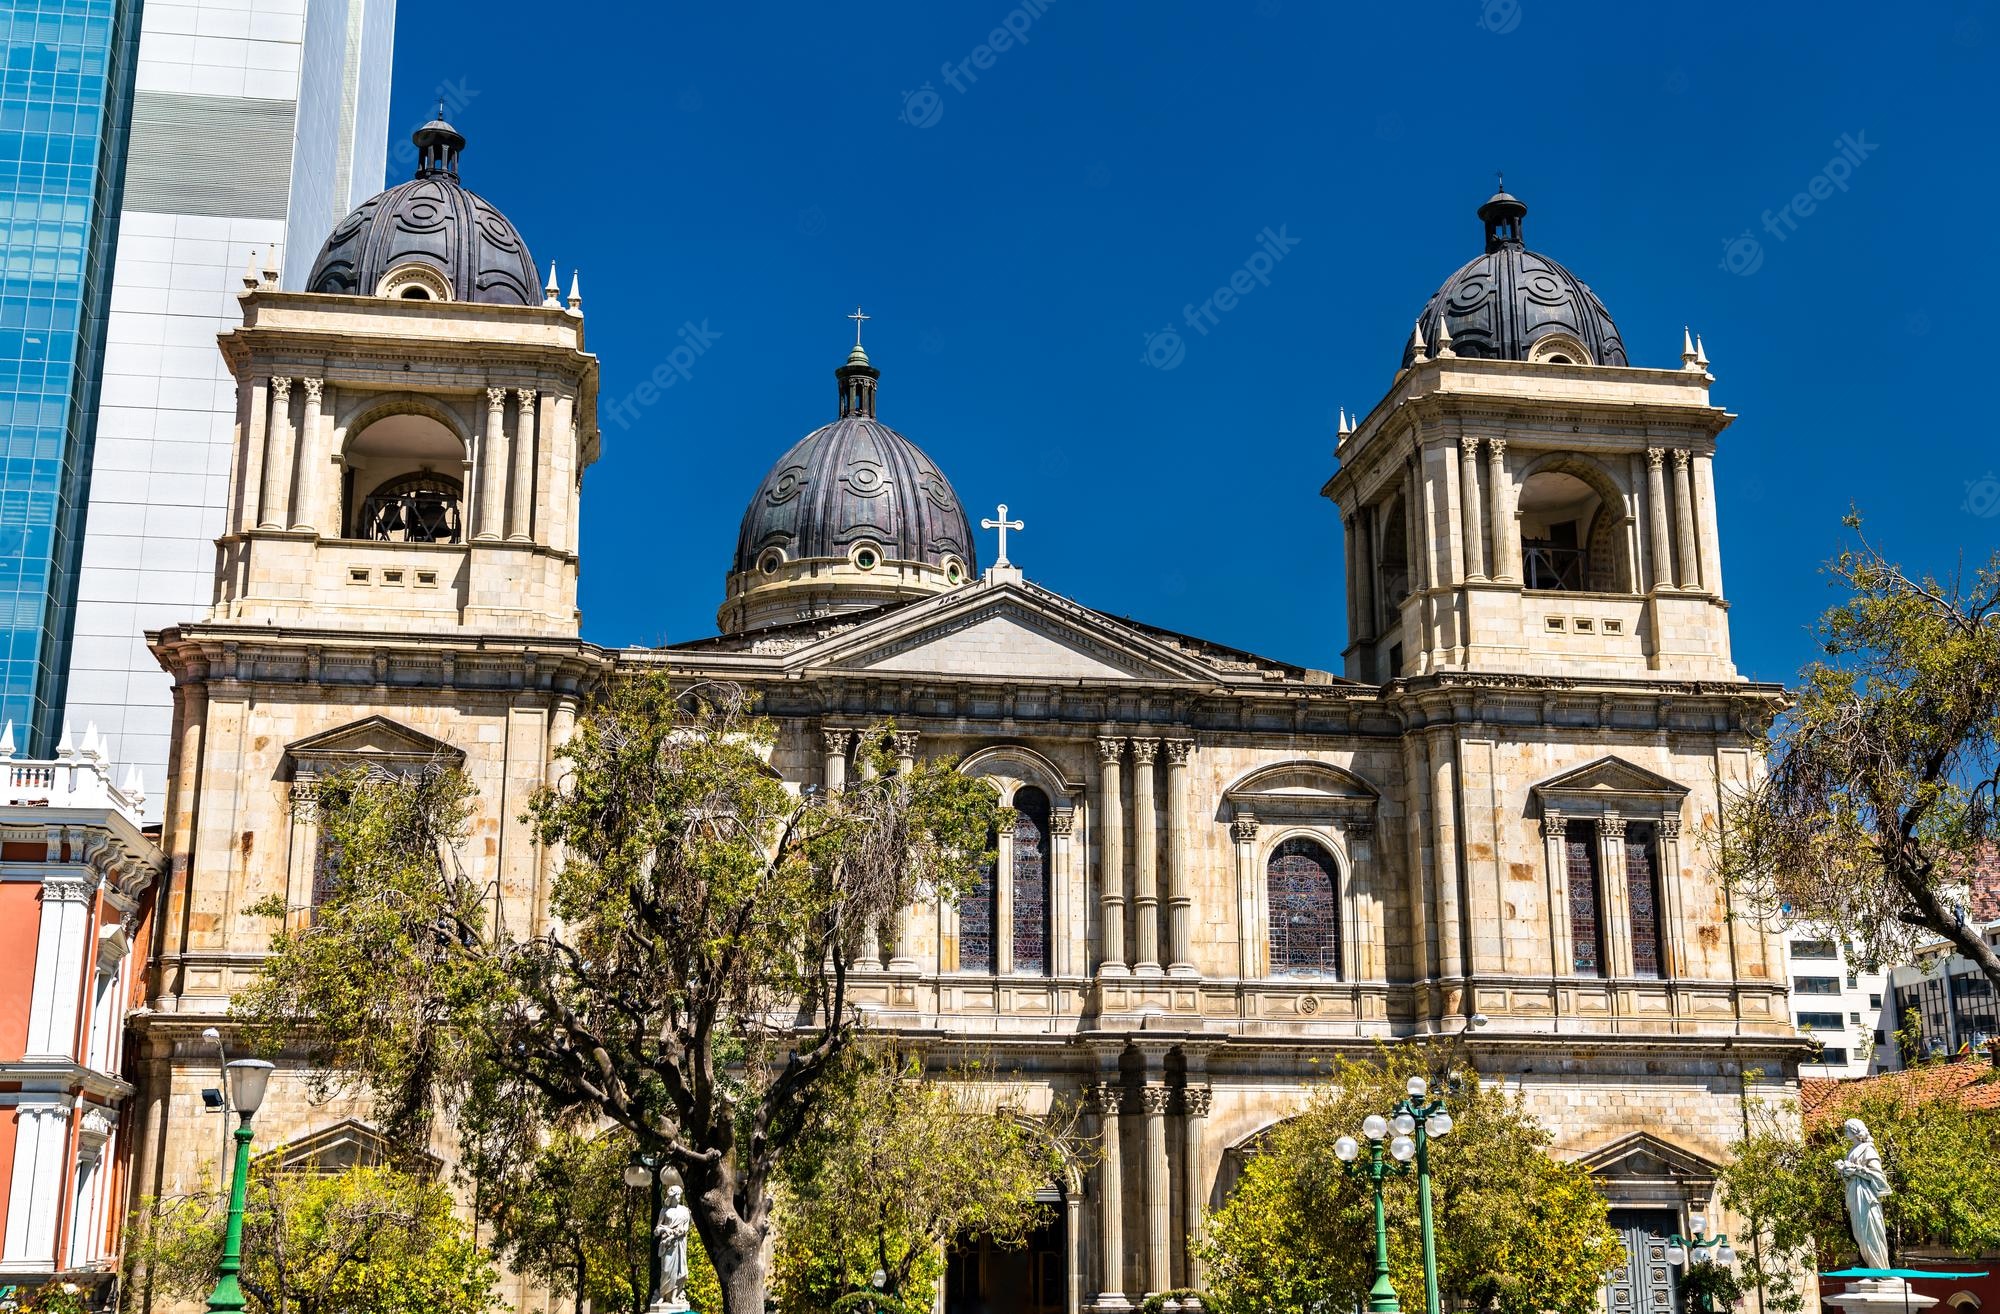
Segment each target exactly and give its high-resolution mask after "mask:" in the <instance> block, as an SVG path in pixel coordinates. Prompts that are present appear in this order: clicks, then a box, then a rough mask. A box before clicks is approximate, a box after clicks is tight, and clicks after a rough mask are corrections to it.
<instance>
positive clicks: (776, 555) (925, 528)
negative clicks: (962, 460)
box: [716, 345, 978, 634]
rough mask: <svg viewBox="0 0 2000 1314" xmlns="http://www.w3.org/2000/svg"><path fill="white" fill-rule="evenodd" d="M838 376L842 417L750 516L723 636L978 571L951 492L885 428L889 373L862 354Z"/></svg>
mask: <svg viewBox="0 0 2000 1314" xmlns="http://www.w3.org/2000/svg"><path fill="white" fill-rule="evenodd" d="M834 374H835V377H837V378H838V379H839V380H840V411H841V413H840V418H838V419H836V420H835V421H834V422H833V423H832V424H829V425H826V426H824V427H823V428H819V429H815V430H813V431H812V432H811V433H809V434H807V435H806V436H805V437H803V438H801V439H799V441H798V442H797V443H795V444H794V445H793V446H792V448H791V450H790V451H788V452H786V453H785V454H784V455H783V456H781V457H779V458H778V462H777V464H776V465H774V466H772V467H771V471H770V473H769V474H767V475H765V476H764V481H763V483H762V484H760V485H759V486H758V488H757V493H756V496H754V497H752V498H751V499H750V506H749V508H748V509H747V510H745V511H744V513H743V524H742V527H741V528H740V529H739V530H738V531H737V535H736V559H735V561H734V562H733V563H732V565H731V566H730V571H729V579H728V583H727V599H726V600H725V601H724V602H723V604H722V609H721V611H720V612H719V613H718V614H717V618H716V619H717V623H718V624H719V625H720V626H721V627H722V630H723V632H724V633H728V634H735V633H741V632H743V631H744V630H750V629H759V628H762V627H764V626H767V625H776V624H783V623H786V622H790V621H796V620H809V619H812V618H815V617H820V616H827V615H833V614H836V613H839V612H845V611H858V610H862V609H865V608H869V607H877V606H880V605H882V604H883V603H886V602H895V601H900V600H903V599H907V598H914V597H926V596H929V595H931V594H934V593H939V592H942V591H944V590H945V589H950V588H956V587H958V586H959V585H961V584H964V583H966V582H968V581H970V580H971V579H972V578H973V577H974V576H975V575H976V574H977V572H978V560H977V558H976V556H975V550H974V545H973V541H972V526H971V522H970V521H968V520H967V518H966V514H965V508H964V506H963V505H962V504H960V502H959V500H958V494H957V493H955V492H953V491H952V487H951V481H950V480H948V479H946V478H945V477H944V473H943V472H942V471H941V470H939V469H938V467H937V464H936V463H935V462H933V461H932V460H931V458H930V457H928V456H926V455H924V453H923V451H922V449H920V448H919V447H918V446H917V445H916V444H915V443H913V442H911V441H910V440H909V439H908V438H905V437H904V436H903V435H902V434H900V433H897V432H896V431H895V430H894V429H891V428H890V427H889V426H888V425H886V424H883V423H882V422H881V421H880V420H877V419H876V418H875V386H876V380H877V379H878V378H879V377H880V371H878V370H876V369H875V368H874V366H872V365H871V364H869V362H868V356H867V354H866V353H865V352H863V351H862V350H861V348H860V347H859V346H858V345H857V346H856V347H855V348H854V351H853V353H852V354H850V355H849V356H848V358H847V363H846V364H845V365H843V366H841V367H840V368H839V369H838V370H836V371H834Z"/></svg>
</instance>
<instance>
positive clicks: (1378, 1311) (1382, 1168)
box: [1333, 1113, 1417, 1314]
mask: <svg viewBox="0 0 2000 1314" xmlns="http://www.w3.org/2000/svg"><path fill="white" fill-rule="evenodd" d="M1391 1130H1392V1129H1391V1127H1390V1125H1389V1120H1388V1119H1387V1118H1385V1117H1383V1116H1382V1115H1381V1114H1379V1113H1371V1114H1369V1115H1368V1116H1367V1117H1366V1118H1364V1119H1363V1120H1362V1122H1361V1134H1362V1135H1363V1136H1366V1137H1367V1138H1368V1161H1367V1162H1366V1163H1360V1162H1357V1160H1358V1159H1359V1158H1360V1155H1361V1146H1360V1144H1359V1143H1358V1142H1356V1141H1355V1139H1354V1138H1353V1137H1352V1136H1343V1137H1341V1138H1340V1139H1339V1140H1337V1141H1335V1142H1334V1143H1333V1155H1334V1158H1336V1159H1338V1160H1340V1164H1341V1167H1342V1168H1344V1169H1345V1170H1346V1172H1347V1175H1348V1176H1349V1177H1352V1178H1354V1179H1355V1180H1357V1181H1365V1182H1367V1183H1368V1184H1369V1187H1370V1188H1371V1189H1372V1190H1373V1192H1374V1195H1375V1284H1374V1285H1373V1286H1371V1287H1369V1288H1368V1309H1369V1311H1370V1314H1402V1308H1403V1307H1402V1305H1401V1304H1399V1303H1398V1302H1397V1300H1396V1288H1395V1287H1394V1286H1392V1285H1391V1284H1390V1282H1389V1215H1388V1211H1387V1209H1386V1208H1384V1206H1383V1203H1382V1183H1383V1182H1384V1181H1386V1180H1387V1179H1388V1178H1391V1177H1400V1176H1402V1175H1403V1174H1404V1173H1407V1172H1408V1171H1410V1158H1411V1156H1413V1155H1415V1154H1416V1152H1417V1143H1416V1142H1415V1141H1413V1140H1411V1139H1410V1138H1409V1136H1408V1135H1407V1134H1405V1133H1403V1132H1400V1131H1398V1132H1396V1133H1395V1136H1394V1138H1393V1139H1391V1138H1390V1132H1391ZM1384 1140H1388V1141H1389V1146H1388V1150H1389V1154H1388V1157H1389V1158H1390V1159H1394V1160H1395V1162H1394V1163H1390V1162H1388V1160H1387V1159H1384V1158H1383V1154H1382V1142H1383V1141H1384Z"/></svg>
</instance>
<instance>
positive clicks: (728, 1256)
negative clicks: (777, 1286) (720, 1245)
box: [708, 1243, 764, 1314]
mask: <svg viewBox="0 0 2000 1314" xmlns="http://www.w3.org/2000/svg"><path fill="white" fill-rule="evenodd" d="M736 1249H739V1248H738V1247H725V1250H736ZM740 1249H741V1252H742V1253H725V1254H717V1253H715V1252H714V1251H711V1252H709V1256H708V1258H709V1262H710V1263H712V1264H714V1265H715V1276H716V1280H717V1281H718V1282H720V1283H721V1285H722V1309H723V1314H764V1247H763V1245H762V1244H761V1243H753V1244H751V1245H749V1246H747V1247H741V1248H740Z"/></svg>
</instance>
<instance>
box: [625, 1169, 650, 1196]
mask: <svg viewBox="0 0 2000 1314" xmlns="http://www.w3.org/2000/svg"><path fill="white" fill-rule="evenodd" d="M652 1181H653V1170H652V1169H651V1168H648V1167H647V1166H646V1165H645V1164H643V1163H628V1164H626V1165H625V1185H627V1186H629V1187H631V1188H632V1189H633V1190H635V1191H637V1190H641V1189H643V1188H644V1187H646V1186H649V1185H651V1184H652Z"/></svg>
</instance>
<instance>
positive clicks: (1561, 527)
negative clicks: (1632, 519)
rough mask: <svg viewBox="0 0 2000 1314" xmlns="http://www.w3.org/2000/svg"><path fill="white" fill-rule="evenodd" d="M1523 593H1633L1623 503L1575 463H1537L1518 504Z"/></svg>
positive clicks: (1595, 474)
mask: <svg viewBox="0 0 2000 1314" xmlns="http://www.w3.org/2000/svg"><path fill="white" fill-rule="evenodd" d="M1516 509H1517V511H1518V513H1519V516H1520V527H1521V580H1522V583H1523V585H1524V587H1526V588H1529V589H1541V590H1545V591H1550V592H1561V593H1631V592H1634V591H1635V588H1634V583H1633V581H1634V579H1635V578H1636V572H1635V571H1634V570H1633V568H1632V562H1631V560H1630V554H1629V553H1628V551H1627V546H1626V542H1625V534H1624V532H1623V531H1624V527H1625V523H1626V519H1627V516H1626V510H1625V499H1624V497H1623V495H1622V494H1621V493H1620V492H1619V490H1618V487H1617V485H1616V484H1615V483H1613V482H1612V480H1611V479H1610V477H1609V476H1607V475H1606V474H1605V473H1604V471H1603V470H1601V469H1599V468H1598V467H1597V466H1595V465H1592V464H1591V463H1589V462H1587V461H1583V460H1579V459H1575V458H1558V459H1556V460H1554V461H1546V462H1542V463H1540V464H1539V465H1538V466H1537V467H1536V468H1535V469H1534V470H1533V471H1532V472H1531V473H1530V474H1529V475H1528V476H1527V478H1525V479H1523V480H1522V481H1521V491H1520V495H1519V497H1518V499H1517V501H1516Z"/></svg>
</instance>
